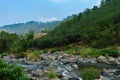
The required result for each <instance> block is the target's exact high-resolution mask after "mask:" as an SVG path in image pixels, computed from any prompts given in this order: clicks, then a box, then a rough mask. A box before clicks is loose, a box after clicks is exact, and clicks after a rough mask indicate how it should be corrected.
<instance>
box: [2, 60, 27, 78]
mask: <svg viewBox="0 0 120 80" xmlns="http://www.w3.org/2000/svg"><path fill="white" fill-rule="evenodd" d="M0 80H29V79H28V77H27V76H26V75H25V73H24V72H23V71H22V68H21V67H19V66H13V65H9V64H8V63H6V62H4V61H2V60H0Z"/></svg>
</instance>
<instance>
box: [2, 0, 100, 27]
mask: <svg viewBox="0 0 120 80" xmlns="http://www.w3.org/2000/svg"><path fill="white" fill-rule="evenodd" d="M100 1H101V0H0V26H2V25H7V24H13V23H22V22H26V21H31V20H35V21H43V22H45V21H52V20H61V19H63V18H65V17H67V16H70V15H72V14H77V13H79V12H81V11H83V10H85V9H86V8H92V7H93V6H94V5H98V4H99V3H100Z"/></svg>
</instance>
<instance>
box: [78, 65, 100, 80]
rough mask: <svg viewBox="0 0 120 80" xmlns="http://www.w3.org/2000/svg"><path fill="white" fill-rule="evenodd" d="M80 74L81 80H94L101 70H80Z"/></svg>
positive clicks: (91, 68)
mask: <svg viewBox="0 0 120 80" xmlns="http://www.w3.org/2000/svg"><path fill="white" fill-rule="evenodd" d="M80 74H81V76H82V78H83V80H94V79H98V78H99V76H100V74H101V70H100V69H98V68H93V67H89V68H84V69H82V71H81V73H80Z"/></svg>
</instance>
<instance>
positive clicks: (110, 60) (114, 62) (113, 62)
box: [108, 57, 120, 65]
mask: <svg viewBox="0 0 120 80" xmlns="http://www.w3.org/2000/svg"><path fill="white" fill-rule="evenodd" d="M108 63H109V64H111V65H118V64H120V63H119V61H118V60H117V59H115V58H113V57H109V59H108Z"/></svg>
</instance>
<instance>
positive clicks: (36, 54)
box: [28, 50, 41, 61]
mask: <svg viewBox="0 0 120 80" xmlns="http://www.w3.org/2000/svg"><path fill="white" fill-rule="evenodd" d="M39 55H41V51H40V50H38V51H33V52H31V53H29V54H28V58H29V59H31V60H34V61H37V60H38V57H39Z"/></svg>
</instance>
